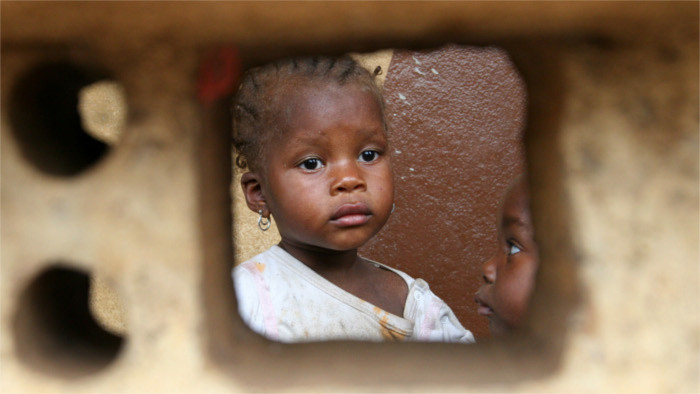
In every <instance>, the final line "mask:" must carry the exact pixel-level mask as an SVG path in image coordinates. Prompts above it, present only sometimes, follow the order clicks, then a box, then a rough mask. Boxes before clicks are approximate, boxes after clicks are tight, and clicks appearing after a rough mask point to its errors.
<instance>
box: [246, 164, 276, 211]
mask: <svg viewBox="0 0 700 394" xmlns="http://www.w3.org/2000/svg"><path fill="white" fill-rule="evenodd" d="M241 187H242V188H243V195H244V196H245V202H246V204H248V208H250V210H251V211H253V212H255V213H259V212H260V211H261V210H262V215H263V216H264V217H269V216H270V209H269V208H268V207H267V200H266V199H265V195H264V194H263V191H262V186H261V184H260V176H259V175H258V174H256V173H254V172H246V173H245V174H243V175H242V176H241Z"/></svg>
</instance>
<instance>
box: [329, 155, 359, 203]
mask: <svg viewBox="0 0 700 394" xmlns="http://www.w3.org/2000/svg"><path fill="white" fill-rule="evenodd" d="M334 175H335V177H334V179H335V181H334V182H333V185H332V187H331V194H332V195H335V194H338V193H348V192H354V191H361V190H366V189H367V184H366V183H365V181H364V179H363V177H362V174H361V173H360V170H359V168H357V165H355V164H354V163H353V164H350V163H348V164H344V165H338V166H337V167H336V169H335V174H334Z"/></svg>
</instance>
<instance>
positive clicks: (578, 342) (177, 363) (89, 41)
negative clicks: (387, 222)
mask: <svg viewBox="0 0 700 394" xmlns="http://www.w3.org/2000/svg"><path fill="white" fill-rule="evenodd" d="M1 7H2V9H1V11H2V14H1V17H2V64H1V66H2V75H1V77H2V81H1V83H2V97H1V100H2V120H1V121H2V147H1V149H2V150H1V152H0V153H1V154H2V156H1V159H0V160H1V163H0V164H1V168H0V171H1V174H0V175H1V179H2V180H1V182H2V191H1V203H2V205H1V209H2V228H1V229H0V236H1V241H2V251H1V258H2V261H1V265H0V270H1V272H0V273H1V275H0V302H1V303H2V304H1V309H0V314H1V321H0V324H1V327H2V328H1V330H0V355H1V357H2V363H1V368H2V371H1V372H2V373H1V375H0V379H1V380H2V381H1V382H0V384H1V386H0V387H1V388H2V391H3V392H37V391H45V392H141V391H166V392H171V391H207V392H231V391H251V390H264V391H297V392H298V391H350V390H358V391H385V390H390V391H408V390H415V391H528V392H531V391H548V392H560V391H629V392H638V391H646V392H658V391H663V392H666V391H674V392H675V391H681V392H696V391H698V390H699V389H700V387H699V384H698V378H699V375H698V368H699V365H698V356H699V355H700V340H699V338H700V316H699V314H700V308H699V306H700V305H698V300H699V298H698V279H699V275H698V274H699V270H698V235H699V234H698V202H699V201H698V164H699V163H698V145H699V141H698V107H699V105H698V104H699V103H698V72H697V70H698V16H697V15H698V5H697V3H640V4H637V3H616V2H613V3H594V4H589V3H466V4H465V3H426V4H422V3H406V4H404V3H360V4H348V3H332V4H322V3H318V4H316V3H311V4H293V3H284V4H269V3H264V4H249V3H204V4H199V3H107V4H101V3H14V2H3V3H2V4H1ZM449 42H456V43H461V44H477V45H480V44H484V45H498V46H501V47H503V48H505V49H506V51H507V52H508V53H509V54H510V56H511V58H512V59H513V61H514V63H515V65H516V67H517V68H518V70H519V71H520V72H521V74H522V76H523V79H524V81H525V84H526V87H527V94H528V100H529V102H528V116H527V126H526V137H525V147H526V156H527V160H528V164H529V169H530V180H531V183H532V185H533V187H532V193H533V213H534V219H535V227H536V229H537V235H538V242H539V243H540V245H541V248H542V262H541V270H540V273H539V277H538V282H537V292H536V294H535V299H534V300H533V311H532V318H531V321H530V322H529V327H528V330H527V332H526V333H525V334H524V335H523V336H522V337H518V338H510V339H508V340H506V341H501V342H486V343H481V344H477V345H474V346H454V345H441V344H366V343H360V344H357V343H343V342H338V343H324V344H307V345H294V346H291V345H280V344H275V343H269V342H267V341H265V340H263V339H261V338H259V337H257V336H255V335H253V334H252V333H250V332H249V331H248V330H247V329H246V328H245V327H244V326H243V324H242V322H241V321H240V319H239V318H238V317H237V315H236V313H235V299H234V294H233V290H232V288H231V286H230V276H229V272H228V271H229V269H230V266H231V264H232V256H233V251H232V244H231V239H232V233H231V214H230V203H231V201H230V197H229V187H230V179H231V162H230V152H229V143H228V134H227V131H224V132H222V131H221V128H218V127H213V126H214V123H215V122H212V119H211V118H210V117H208V116H207V112H206V108H202V106H201V104H200V103H199V102H198V101H197V100H196V94H195V84H196V74H197V64H198V61H199V59H200V58H201V55H202V53H204V52H205V51H206V49H208V48H210V47H211V46H213V45H217V44H220V43H234V44H236V45H237V46H238V47H239V48H240V50H241V53H242V55H243V58H244V59H247V60H246V61H247V62H248V63H249V65H250V64H256V63H260V62H264V61H267V60H270V59H274V58H277V57H279V56H284V55H288V54H293V53H317V52H325V53H337V54H339V53H345V52H349V51H364V52H366V51H371V50H375V49H380V48H414V49H415V48H432V47H436V46H439V45H442V44H444V43H449ZM56 62H60V63H56ZM66 63H68V64H70V65H73V66H77V67H78V68H79V70H78V72H76V73H75V75H76V76H75V78H71V79H69V80H67V81H65V80H63V79H61V78H53V79H51V78H49V79H50V81H49V82H51V83H54V84H57V85H50V86H58V87H55V88H51V89H49V91H50V92H61V94H66V95H75V94H76V93H75V87H76V86H78V85H82V84H84V83H86V81H92V80H94V79H96V78H101V77H102V76H104V75H108V76H110V77H111V78H112V79H114V80H116V81H118V82H120V83H121V84H122V85H123V86H124V90H125V92H126V98H127V107H128V108H127V111H128V115H127V121H126V125H125V129H124V133H123V137H122V139H121V140H120V141H119V142H118V143H117V144H115V145H113V146H111V148H105V149H104V150H103V151H100V149H99V148H94V147H93V148H85V149H86V150H85V152H84V151H82V150H81V149H83V148H81V146H83V145H84V144H85V142H84V140H82V139H81V137H75V138H77V139H71V138H67V139H66V138H64V139H63V140H61V139H60V138H59V137H60V136H61V135H63V134H61V133H64V132H66V130H73V129H74V128H73V129H71V128H70V127H68V126H67V125H72V123H70V122H72V121H74V120H70V119H68V120H66V119H63V118H60V116H59V115H60V112H55V111H53V109H52V107H51V106H50V103H51V102H53V101H51V100H49V102H48V104H47V103H46V100H44V101H42V100H41V99H40V98H42V97H44V94H43V93H42V94H39V93H37V94H35V95H27V94H25V95H22V94H19V93H16V92H18V91H20V92H27V91H29V92H32V91H35V92H43V91H42V90H41V89H39V88H41V87H42V86H46V85H43V84H44V83H48V82H46V81H44V82H42V84H39V87H38V88H36V89H35V88H34V87H33V86H34V85H32V81H34V82H36V80H39V79H40V78H38V77H37V75H46V73H44V74H35V75H34V77H33V78H28V79H26V78H24V77H25V76H26V75H28V74H27V73H28V72H31V70H32V69H34V67H36V66H37V65H42V64H49V65H51V67H53V70H57V67H62V66H61V64H66ZM60 70H62V71H61V73H58V72H56V74H55V75H65V72H64V71H65V70H64V69H60ZM48 74H49V75H51V73H48ZM30 76H31V74H30ZM35 85H36V84H35ZM18 86H19V87H18ZM37 89H38V90H37ZM57 113H58V115H57ZM41 119H49V121H51V122H58V123H55V124H57V125H58V126H55V128H54V127H53V126H52V127H44V126H45V125H44V126H42V123H41V121H40V120H41ZM29 126H31V127H29ZM64 126H65V127H64ZM36 130H44V131H46V133H45V134H39V135H38V136H37V135H35V134H32V133H34V132H36ZM61 138H63V137H61ZM44 140H50V141H51V142H52V143H51V144H48V145H46V144H42V142H43V141H44ZM66 141H68V142H66ZM94 152H98V153H99V154H94ZM90 153H93V154H94V155H93V156H91V155H90ZM91 277H99V278H100V280H102V281H104V283H105V284H106V285H107V286H108V287H110V288H111V289H112V290H113V291H114V293H115V294H117V296H118V297H119V299H120V300H121V302H122V304H123V308H124V321H125V327H124V331H123V334H121V335H118V336H115V335H114V334H111V333H109V332H105V331H103V330H101V329H100V328H99V327H98V326H96V325H95V324H94V322H93V321H92V320H91V319H90V318H89V316H88V315H87V313H86V310H87V308H88V306H87V298H88V296H87V293H88V286H87V284H88V283H89V279H90V278H91Z"/></svg>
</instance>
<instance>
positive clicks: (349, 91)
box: [274, 83, 382, 126]
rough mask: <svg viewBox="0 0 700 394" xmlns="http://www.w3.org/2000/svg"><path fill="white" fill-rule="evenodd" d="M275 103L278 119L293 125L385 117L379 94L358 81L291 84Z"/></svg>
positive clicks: (284, 88)
mask: <svg viewBox="0 0 700 394" xmlns="http://www.w3.org/2000/svg"><path fill="white" fill-rule="evenodd" d="M274 106H275V107H276V108H275V112H276V114H277V117H278V120H279V121H281V122H283V124H285V125H290V126H293V125H294V124H295V123H299V122H302V123H315V122H320V121H323V120H327V121H334V120H338V119H339V118H356V119H360V118H362V117H366V118H374V119H377V120H381V118H382V112H381V106H380V104H379V102H378V100H377V98H376V97H375V96H374V95H373V94H372V92H371V91H370V90H368V89H365V88H363V87H362V86H359V85H358V84H346V85H339V84H334V83H326V84H310V85H288V86H286V87H283V88H280V94H279V96H278V97H277V99H276V103H275V105H274Z"/></svg>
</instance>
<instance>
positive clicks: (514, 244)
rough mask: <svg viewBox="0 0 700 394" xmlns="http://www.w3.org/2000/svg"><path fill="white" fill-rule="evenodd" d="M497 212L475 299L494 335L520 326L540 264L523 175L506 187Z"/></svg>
mask: <svg viewBox="0 0 700 394" xmlns="http://www.w3.org/2000/svg"><path fill="white" fill-rule="evenodd" d="M499 216H500V217H499V219H498V224H497V229H498V249H497V251H496V254H495V255H494V256H493V257H492V258H491V259H489V260H488V261H486V262H485V263H484V265H483V268H482V269H483V279H484V284H483V285H482V286H481V288H480V289H479V291H478V292H477V293H476V299H475V300H476V303H477V304H478V305H479V308H478V310H479V314H481V315H484V316H486V317H488V319H489V329H490V331H491V333H492V334H493V335H496V336H499V335H503V334H507V333H510V332H512V331H513V330H515V329H517V328H520V327H521V326H522V324H523V320H524V318H525V316H526V313H527V309H528V304H529V300H530V295H531V293H532V291H533V289H534V286H535V274H536V272H537V266H538V264H539V256H538V248H537V244H535V234H534V229H533V225H532V218H531V216H530V209H529V193H528V186H527V182H526V181H525V179H524V177H519V178H518V179H517V180H516V181H515V182H514V183H513V185H511V187H510V188H509V189H508V192H507V193H506V196H505V199H504V200H503V204H502V206H501V208H500V215H499Z"/></svg>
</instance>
